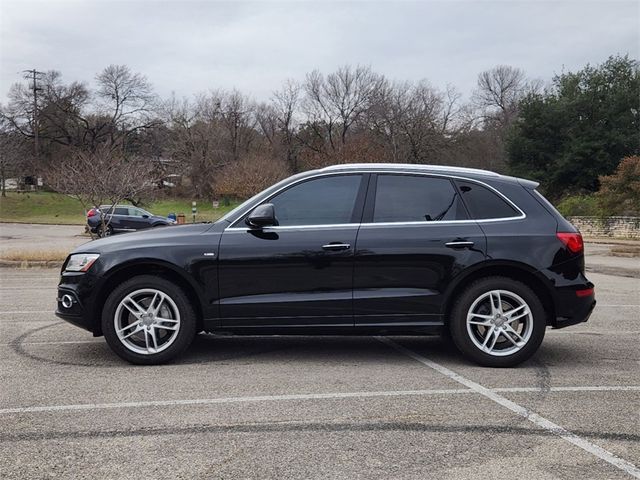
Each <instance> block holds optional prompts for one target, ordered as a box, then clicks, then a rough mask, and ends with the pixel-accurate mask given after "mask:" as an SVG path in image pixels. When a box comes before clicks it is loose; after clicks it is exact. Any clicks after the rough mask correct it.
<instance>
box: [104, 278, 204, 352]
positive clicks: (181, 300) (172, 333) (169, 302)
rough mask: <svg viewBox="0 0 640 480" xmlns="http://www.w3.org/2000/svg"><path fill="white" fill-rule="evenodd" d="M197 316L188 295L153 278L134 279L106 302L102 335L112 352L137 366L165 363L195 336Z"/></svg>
mask: <svg viewBox="0 0 640 480" xmlns="http://www.w3.org/2000/svg"><path fill="white" fill-rule="evenodd" d="M195 325H196V316H195V313H194V311H193V307H192V306H191V304H190V302H189V299H188V297H187V295H186V294H185V293H184V292H183V291H182V289H181V288H180V287H178V286H177V285H175V284H174V283H172V282H170V281H168V280H166V279H164V278H161V277H156V276H151V275H143V276H139V277H134V278H132V279H130V280H128V281H126V282H124V283H123V284H122V285H120V286H119V287H118V288H116V289H115V290H114V291H113V292H112V293H111V294H110V295H109V297H108V298H107V301H106V302H105V305H104V309H103V313H102V331H103V333H104V336H105V339H106V340H107V343H108V344H109V346H110V347H111V349H112V350H113V351H114V352H115V353H116V354H118V355H119V356H120V357H122V358H123V359H125V360H127V361H129V362H131V363H136V364H142V365H154V364H160V363H165V362H168V361H169V360H171V359H173V358H175V357H176V356H178V355H179V354H181V353H182V352H183V351H184V350H185V349H186V348H187V347H188V346H189V345H190V344H191V342H192V341H193V338H194V336H195Z"/></svg>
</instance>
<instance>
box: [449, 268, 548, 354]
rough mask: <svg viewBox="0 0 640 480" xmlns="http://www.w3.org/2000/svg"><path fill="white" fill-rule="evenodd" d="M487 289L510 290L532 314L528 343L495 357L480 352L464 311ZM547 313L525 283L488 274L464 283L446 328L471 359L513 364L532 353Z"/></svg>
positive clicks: (537, 343)
mask: <svg viewBox="0 0 640 480" xmlns="http://www.w3.org/2000/svg"><path fill="white" fill-rule="evenodd" d="M490 290H507V291H510V292H513V293H515V294H517V295H519V296H520V297H522V299H523V300H524V301H525V302H526V303H527V305H528V306H529V309H530V311H531V315H532V317H533V331H532V332H531V337H530V338H529V340H528V342H527V344H526V345H525V346H524V347H523V348H522V349H520V350H519V351H517V352H515V353H513V354H512V355H508V356H504V357H498V356H493V355H490V354H488V353H485V352H482V351H481V350H480V349H479V348H478V347H477V346H476V345H475V344H474V343H473V342H472V340H471V338H470V337H469V332H468V331H467V313H468V312H469V308H470V307H471V305H472V304H473V302H474V301H475V300H476V299H477V298H478V297H480V296H481V295H483V294H485V293H487V292H489V291H490ZM546 326H547V314H546V312H545V310H544V307H543V305H542V303H541V302H540V299H539V298H538V296H537V295H536V294H535V293H534V291H533V290H532V289H531V288H529V287H528V286H526V285H525V284H523V283H521V282H518V281H516V280H512V279H509V278H506V277H489V278H486V279H482V280H478V281H476V282H474V283H472V284H471V285H469V287H467V288H466V289H465V290H464V291H463V292H462V294H461V295H460V297H459V298H458V299H457V300H456V302H455V304H454V307H453V309H452V311H451V317H450V319H449V329H450V331H451V335H452V337H453V341H454V343H455V345H456V347H458V350H460V352H461V353H462V354H463V355H464V356H466V357H467V358H469V359H471V360H473V361H474V362H476V363H478V364H480V365H483V366H488V367H512V366H515V365H517V364H519V363H522V362H524V361H525V360H527V359H529V358H530V357H531V356H533V355H534V354H535V352H536V351H537V350H538V348H539V347H540V344H541V343H542V339H543V338H544V334H545V330H546Z"/></svg>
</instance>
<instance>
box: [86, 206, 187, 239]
mask: <svg viewBox="0 0 640 480" xmlns="http://www.w3.org/2000/svg"><path fill="white" fill-rule="evenodd" d="M103 215H104V216H105V219H104V223H105V225H106V227H105V228H104V231H103V226H102V216H103ZM174 223H175V221H174V220H172V219H169V218H167V217H160V216H158V215H154V214H152V213H149V212H147V211H146V210H144V209H142V208H139V207H133V206H131V205H115V206H111V205H100V206H99V207H98V208H92V209H91V210H89V211H88V212H87V225H89V229H90V230H91V232H93V233H97V234H98V236H99V237H106V236H109V235H111V234H112V233H117V232H133V231H135V230H143V229H145V228H152V227H160V226H165V225H172V224H174Z"/></svg>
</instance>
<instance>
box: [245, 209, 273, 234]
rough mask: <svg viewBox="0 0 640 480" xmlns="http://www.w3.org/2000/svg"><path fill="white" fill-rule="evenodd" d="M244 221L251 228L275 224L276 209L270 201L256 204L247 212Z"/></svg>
mask: <svg viewBox="0 0 640 480" xmlns="http://www.w3.org/2000/svg"><path fill="white" fill-rule="evenodd" d="M245 223H246V224H247V225H249V226H250V227H253V228H262V227H269V226H271V225H277V224H278V221H277V220H276V209H275V208H274V207H273V204H271V203H264V204H262V205H258V206H257V207H256V208H254V209H253V211H252V212H251V213H250V214H249V216H248V217H247V219H246V220H245Z"/></svg>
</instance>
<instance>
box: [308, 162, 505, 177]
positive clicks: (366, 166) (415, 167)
mask: <svg viewBox="0 0 640 480" xmlns="http://www.w3.org/2000/svg"><path fill="white" fill-rule="evenodd" d="M334 170H389V171H402V172H405V171H420V172H448V173H467V174H472V175H486V176H491V177H500V176H501V175H500V174H499V173H496V172H492V171H490V170H481V169H479V168H466V167H452V166H448V165H423V164H417V163H344V164H340V165H331V166H329V167H324V168H321V169H320V171H323V172H330V171H334Z"/></svg>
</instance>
